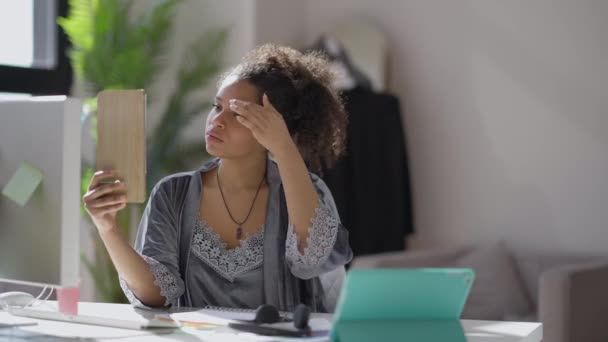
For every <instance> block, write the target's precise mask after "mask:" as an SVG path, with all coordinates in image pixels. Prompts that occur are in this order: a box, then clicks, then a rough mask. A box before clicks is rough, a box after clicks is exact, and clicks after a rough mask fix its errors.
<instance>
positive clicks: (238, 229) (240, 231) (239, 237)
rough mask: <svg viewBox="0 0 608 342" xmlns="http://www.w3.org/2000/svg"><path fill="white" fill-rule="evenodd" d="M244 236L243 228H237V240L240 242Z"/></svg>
mask: <svg viewBox="0 0 608 342" xmlns="http://www.w3.org/2000/svg"><path fill="white" fill-rule="evenodd" d="M242 236H243V228H241V226H238V227H236V239H237V240H240V239H241V237H242Z"/></svg>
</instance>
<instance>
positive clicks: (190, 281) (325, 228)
mask: <svg viewBox="0 0 608 342" xmlns="http://www.w3.org/2000/svg"><path fill="white" fill-rule="evenodd" d="M218 165H219V159H214V160H212V161H210V162H207V163H206V164H204V165H203V166H202V167H201V168H200V169H198V170H195V171H191V172H183V173H178V174H174V175H170V176H168V177H165V178H164V179H162V180H161V181H160V182H158V184H156V186H155V187H154V189H153V190H152V193H151V194H150V199H149V200H148V204H147V206H146V209H145V211H144V214H143V216H142V220H141V223H140V225H139V230H138V233H137V238H136V241H135V246H134V248H135V250H136V251H137V252H138V253H139V254H140V255H142V256H143V257H144V260H146V262H147V263H148V264H149V266H150V269H151V271H152V273H153V274H154V276H155V284H156V285H158V286H159V287H160V289H161V295H163V296H164V297H165V298H166V302H165V306H182V307H204V306H207V305H215V306H229V307H239V308H250V309H255V308H256V307H257V306H258V305H260V304H263V303H267V304H272V305H274V306H275V307H277V308H278V309H279V310H282V311H293V309H294V308H295V306H296V305H297V304H299V303H304V304H307V305H308V306H310V308H311V310H312V311H314V312H332V311H333V310H334V308H335V306H336V301H337V299H338V296H339V292H340V289H341V287H342V282H343V280H344V277H345V269H344V265H345V264H346V263H348V262H349V261H350V260H351V259H352V251H351V249H350V246H349V243H348V232H347V230H346V229H345V228H344V227H343V226H342V225H341V223H340V219H339V216H338V211H337V209H336V206H335V203H334V200H333V197H332V196H331V193H330V191H329V189H328V188H327V186H326V185H325V183H324V182H323V181H322V180H321V179H320V178H319V177H318V176H316V175H315V174H312V173H311V174H310V176H311V180H312V181H313V184H314V186H315V188H316V190H317V193H318V194H319V198H320V203H319V208H318V209H317V210H316V211H315V216H314V217H313V219H312V220H311V226H310V227H309V240H308V242H309V243H308V247H307V248H306V250H305V253H304V254H301V253H300V252H299V251H298V250H297V240H296V237H295V234H294V233H293V227H292V226H291V224H290V223H289V218H288V212H287V206H286V202H285V195H284V192H283V187H282V183H281V178H280V175H279V171H278V167H277V165H276V164H275V162H274V161H272V160H271V159H268V165H267V175H266V177H267V178H266V181H267V184H268V186H269V197H268V204H267V211H266V220H265V223H264V226H263V230H262V231H260V232H259V234H258V235H256V236H250V237H247V238H246V239H245V241H244V242H242V243H241V246H240V247H237V248H235V249H234V250H226V249H225V248H222V247H225V245H223V246H222V245H221V241H220V240H219V236H217V235H214V234H213V231H212V229H211V227H209V226H208V225H206V223H205V222H204V218H200V217H199V205H200V198H201V190H202V189H203V187H202V178H201V173H202V172H206V171H208V170H211V169H213V168H215V167H217V166H218ZM120 283H121V287H122V288H123V290H124V292H125V294H126V295H127V298H128V299H129V301H130V302H131V303H133V304H134V305H136V306H141V307H146V305H145V304H143V303H142V302H141V301H139V300H138V298H137V297H136V296H135V295H134V294H133V293H132V291H131V290H130V288H129V286H128V284H126V282H125V281H124V280H123V279H121V280H120Z"/></svg>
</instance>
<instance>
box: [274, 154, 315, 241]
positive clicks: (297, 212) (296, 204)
mask: <svg viewBox="0 0 608 342" xmlns="http://www.w3.org/2000/svg"><path fill="white" fill-rule="evenodd" d="M274 157H275V161H276V162H277V165H278V167H279V173H280V174H281V180H282V181H283V188H284V190H285V198H286V202H287V211H288V214H289V219H290V221H291V224H292V225H293V227H294V231H295V233H296V236H297V237H298V249H299V250H300V252H303V251H304V248H306V244H307V238H308V227H309V225H310V220H311V219H312V217H313V215H314V214H315V209H316V208H317V207H318V206H319V195H318V194H317V191H316V190H315V187H314V185H313V183H312V180H311V179H310V174H309V173H308V169H307V168H306V163H304V159H302V156H301V155H300V152H299V151H298V148H297V146H296V145H295V144H290V145H288V146H286V147H285V149H284V150H283V151H281V153H280V154H278V155H275V156H274Z"/></svg>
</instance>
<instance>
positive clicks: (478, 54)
mask: <svg viewBox="0 0 608 342" xmlns="http://www.w3.org/2000/svg"><path fill="white" fill-rule="evenodd" d="M607 16H608V2H604V1H593V0H582V1H551V0H537V1H532V2H531V1H524V0H517V1H498V0H493V1H490V0H470V1H450V0H444V1H440V0H436V1H428V0H406V1H389V0H385V1H374V2H370V1H365V0H334V1H321V0H313V1H309V2H308V13H307V24H306V26H305V28H304V29H305V30H306V39H307V42H312V41H313V40H314V39H316V37H317V36H318V34H319V33H321V32H323V31H325V30H327V29H329V28H330V27H332V26H333V25H334V24H335V23H337V22H339V21H341V20H343V19H345V18H355V20H366V21H368V22H371V23H372V24H375V25H377V26H378V27H380V28H381V29H382V30H384V31H385V32H386V34H387V35H388V37H389V41H390V43H391V51H390V68H389V70H390V75H389V79H390V83H389V89H390V90H392V91H393V92H394V93H396V94H397V95H398V96H399V97H400V98H401V101H402V109H403V111H404V119H405V120H404V121H405V125H406V127H407V131H406V134H407V144H408V149H409V157H410V165H411V168H412V180H413V188H414V201H415V214H416V224H417V228H418V239H419V240H420V242H421V243H422V244H423V245H448V244H465V243H469V242H480V241H488V240H496V239H505V240H507V241H514V242H516V243H517V244H518V245H520V246H522V247H526V248H537V249H560V250H568V251H597V252H602V251H605V250H606V247H605V246H607V245H608V210H607V209H608V96H607V95H608V92H607V89H608V38H607V37H608V35H607V34H606V33H607V32H608V20H606V17H607Z"/></svg>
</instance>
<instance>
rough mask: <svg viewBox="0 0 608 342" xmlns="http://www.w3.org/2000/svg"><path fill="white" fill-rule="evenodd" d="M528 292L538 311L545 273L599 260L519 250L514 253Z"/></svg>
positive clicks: (585, 256)
mask: <svg viewBox="0 0 608 342" xmlns="http://www.w3.org/2000/svg"><path fill="white" fill-rule="evenodd" d="M513 256H514V259H515V262H516V264H517V266H518V269H519V273H520V274H521V277H522V280H523V283H524V285H525V287H526V292H527V293H528V297H529V298H530V302H531V303H532V305H533V306H534V307H535V308H537V309H538V291H539V287H538V285H539V282H540V277H541V275H542V273H543V272H545V271H547V270H549V269H551V268H554V267H558V266H565V265H574V264H584V263H588V262H591V261H593V260H596V259H598V257H595V256H589V255H559V254H555V253H554V254H551V253H545V254H541V253H539V252H531V251H524V250H519V251H516V252H515V253H513Z"/></svg>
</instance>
